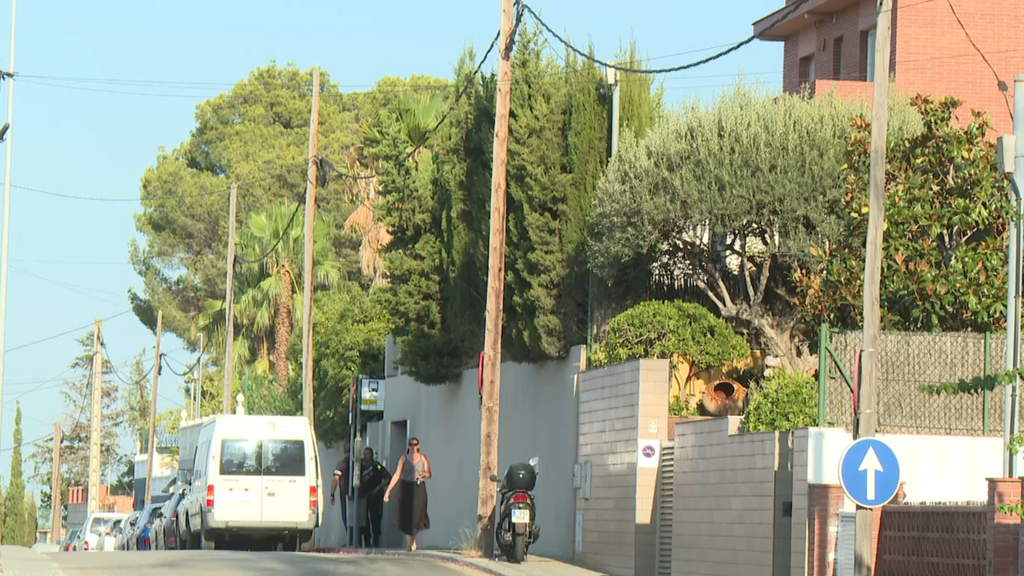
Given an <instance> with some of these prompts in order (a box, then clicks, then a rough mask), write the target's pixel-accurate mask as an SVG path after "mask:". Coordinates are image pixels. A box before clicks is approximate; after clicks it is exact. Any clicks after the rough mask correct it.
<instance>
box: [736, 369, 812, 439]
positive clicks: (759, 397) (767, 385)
mask: <svg viewBox="0 0 1024 576" xmlns="http://www.w3.org/2000/svg"><path fill="white" fill-rule="evenodd" d="M817 421H818V394H817V390H816V389H815V383H814V380H813V379H812V378H811V377H810V376H807V375H804V374H797V373H790V372H783V371H778V372H774V373H772V374H771V375H770V376H768V377H766V378H765V379H763V380H762V381H761V382H759V383H757V384H756V385H755V386H754V387H753V388H751V390H750V403H749V404H748V405H747V410H746V412H745V413H744V416H743V427H744V428H745V429H746V431H747V432H769V431H773V430H779V431H785V430H795V429H797V428H805V427H808V426H814V425H815V424H816V423H817Z"/></svg>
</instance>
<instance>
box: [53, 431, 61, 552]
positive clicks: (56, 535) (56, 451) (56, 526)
mask: <svg viewBox="0 0 1024 576" xmlns="http://www.w3.org/2000/svg"><path fill="white" fill-rule="evenodd" d="M63 436H64V433H63V431H62V430H61V429H60V422H57V423H56V424H54V425H53V472H52V473H51V474H50V508H51V511H52V519H51V520H50V522H51V524H50V542H51V543H53V544H56V543H57V542H60V529H61V523H62V522H63V514H61V493H60V492H61V486H60V479H61V473H60V443H61V441H62V440H63V439H64V438H63Z"/></svg>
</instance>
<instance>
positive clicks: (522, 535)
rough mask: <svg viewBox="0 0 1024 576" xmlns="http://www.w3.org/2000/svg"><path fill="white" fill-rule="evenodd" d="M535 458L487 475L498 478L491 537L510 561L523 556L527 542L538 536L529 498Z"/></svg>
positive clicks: (522, 558) (533, 486) (532, 486)
mask: <svg viewBox="0 0 1024 576" xmlns="http://www.w3.org/2000/svg"><path fill="white" fill-rule="evenodd" d="M538 461H539V460H538V459H537V458H536V457H534V458H531V459H530V462H529V463H525V464H523V463H521V464H513V465H511V466H509V467H508V470H506V471H505V477H504V478H503V479H501V480H498V477H497V476H494V475H492V476H491V481H492V482H494V483H496V484H497V483H499V482H500V488H499V497H498V510H497V516H496V517H497V519H498V521H497V522H496V523H495V529H494V540H495V542H496V543H497V545H498V550H500V551H501V553H502V555H504V556H505V558H507V559H508V561H509V562H512V563H514V564H519V563H520V562H522V561H523V560H525V559H526V553H527V551H528V550H529V549H530V545H531V544H533V543H535V542H537V540H538V539H539V538H540V526H538V525H537V522H536V518H537V515H536V508H535V507H534V501H533V500H534V499H533V489H534V488H535V487H536V485H537V474H538V472H537V463H538Z"/></svg>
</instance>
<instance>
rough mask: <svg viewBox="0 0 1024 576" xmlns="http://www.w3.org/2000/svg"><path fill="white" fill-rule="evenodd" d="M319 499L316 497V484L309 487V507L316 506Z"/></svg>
mask: <svg viewBox="0 0 1024 576" xmlns="http://www.w3.org/2000/svg"><path fill="white" fill-rule="evenodd" d="M318 503H319V500H318V499H317V497H316V486H310V487H309V507H310V508H311V509H316V508H318Z"/></svg>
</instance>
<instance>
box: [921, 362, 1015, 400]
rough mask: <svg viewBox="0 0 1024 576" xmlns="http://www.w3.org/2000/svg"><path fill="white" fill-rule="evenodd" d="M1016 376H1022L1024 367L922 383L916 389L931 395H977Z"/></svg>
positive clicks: (1008, 383)
mask: <svg viewBox="0 0 1024 576" xmlns="http://www.w3.org/2000/svg"><path fill="white" fill-rule="evenodd" d="M1018 378H1024V368H1015V369H1013V370H1007V371H1005V372H1000V373H997V374H989V375H987V376H975V377H974V378H961V379H960V380H958V381H956V382H942V383H939V384H924V385H922V386H920V387H919V388H918V389H919V390H920V391H921V392H922V393H924V394H929V395H932V396H941V395H943V394H946V395H948V396H956V395H959V394H973V395H978V394H980V393H982V392H992V391H994V390H995V389H996V388H997V387H999V386H1009V385H1010V384H1013V382H1014V381H1015V380H1016V379H1018Z"/></svg>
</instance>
